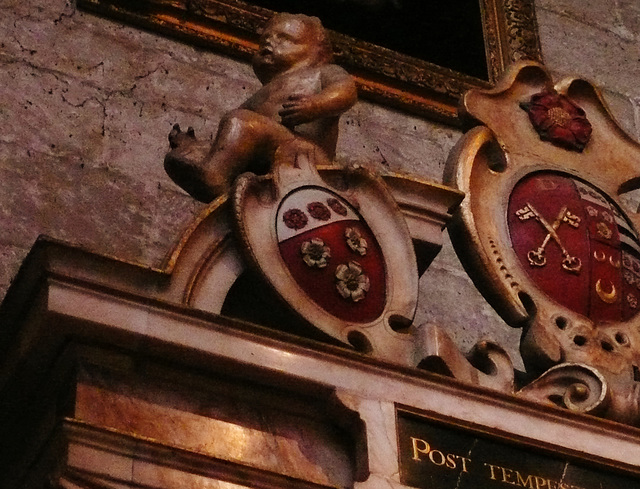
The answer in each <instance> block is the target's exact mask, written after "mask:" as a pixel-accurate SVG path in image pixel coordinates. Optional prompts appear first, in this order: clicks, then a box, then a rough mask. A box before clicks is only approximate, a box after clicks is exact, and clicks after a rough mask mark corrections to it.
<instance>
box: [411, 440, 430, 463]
mask: <svg viewBox="0 0 640 489" xmlns="http://www.w3.org/2000/svg"><path fill="white" fill-rule="evenodd" d="M411 443H412V444H413V460H418V461H419V460H420V454H421V453H422V454H424V455H426V454H428V453H429V451H430V450H431V447H430V446H429V444H428V443H427V442H426V441H424V440H422V439H420V438H414V437H413V436H412V437H411ZM419 444H421V445H422V447H419V446H418V445H419Z"/></svg>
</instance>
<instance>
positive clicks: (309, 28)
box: [253, 13, 332, 83]
mask: <svg viewBox="0 0 640 489" xmlns="http://www.w3.org/2000/svg"><path fill="white" fill-rule="evenodd" d="M331 57H332V50H331V45H330V44H329V41H328V39H327V36H326V33H325V30H324V28H323V27H322V24H321V23H320V19H318V18H317V17H309V16H307V15H303V14H287V13H282V14H277V15H275V16H274V17H273V18H272V19H271V20H270V21H269V22H268V23H267V25H266V26H265V28H264V30H263V32H262V35H261V36H260V45H259V48H258V52H257V53H256V55H255V56H254V58H253V69H254V71H255V73H256V75H257V76H258V78H259V79H260V81H262V82H263V83H264V82H265V81H268V80H269V79H271V78H272V77H273V76H275V75H277V74H279V73H283V72H285V71H288V70H289V69H291V68H298V67H306V66H314V65H320V64H324V63H328V62H329V61H331Z"/></svg>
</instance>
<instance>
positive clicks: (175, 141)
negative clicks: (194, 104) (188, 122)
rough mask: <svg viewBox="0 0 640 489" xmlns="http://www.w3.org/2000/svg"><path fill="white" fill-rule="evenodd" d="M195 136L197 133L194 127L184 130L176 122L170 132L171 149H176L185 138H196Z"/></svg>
mask: <svg viewBox="0 0 640 489" xmlns="http://www.w3.org/2000/svg"><path fill="white" fill-rule="evenodd" d="M195 138H196V133H195V131H194V130H193V127H189V128H188V129H187V132H182V130H181V129H180V124H174V125H173V127H172V128H171V132H170V133H169V146H171V149H175V148H177V147H178V146H180V145H181V144H182V143H183V142H184V140H185V139H189V140H194V139H195Z"/></svg>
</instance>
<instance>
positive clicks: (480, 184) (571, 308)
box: [449, 62, 640, 423]
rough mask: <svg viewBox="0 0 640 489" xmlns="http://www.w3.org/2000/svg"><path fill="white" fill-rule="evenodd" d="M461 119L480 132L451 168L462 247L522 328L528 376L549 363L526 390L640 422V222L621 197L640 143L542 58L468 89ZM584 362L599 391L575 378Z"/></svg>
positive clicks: (598, 100) (487, 288)
mask: <svg viewBox="0 0 640 489" xmlns="http://www.w3.org/2000/svg"><path fill="white" fill-rule="evenodd" d="M462 112H463V113H464V114H465V115H466V116H468V118H469V120H471V121H473V122H474V123H475V124H476V127H474V128H473V129H471V130H470V131H469V132H467V133H466V134H465V136H464V137H463V138H462V139H461V140H460V142H459V143H458V145H457V147H456V148H455V150H454V151H453V152H452V153H451V156H450V160H449V170H450V173H449V174H450V177H451V182H452V183H454V184H455V185H456V186H457V188H458V189H459V190H462V191H464V192H465V193H466V194H467V196H466V199H465V200H464V202H463V203H462V205H461V207H460V212H459V213H458V215H457V216H456V218H455V219H456V220H455V223H454V226H453V227H452V229H451V231H452V242H453V244H454V247H455V249H456V251H457V253H458V255H459V256H460V258H461V261H462V262H463V264H464V265H465V268H466V269H467V271H468V272H469V275H470V276H471V277H472V278H473V280H474V282H475V284H476V285H477V286H478V288H479V289H480V291H481V292H482V293H483V294H484V295H485V297H486V298H487V299H488V300H489V301H490V302H491V303H492V305H493V306H494V307H495V308H496V310H497V311H498V312H499V313H500V314H501V316H502V317H503V318H504V320H505V321H506V322H507V323H508V324H510V325H511V326H514V327H521V328H523V336H522V341H521V344H520V351H521V353H522V357H523V360H524V362H525V366H526V367H527V371H528V373H529V374H530V375H532V376H535V375H539V374H541V373H542V372H544V371H545V370H546V369H548V370H547V372H546V373H545V374H544V375H542V376H541V377H539V378H538V379H537V380H535V381H533V382H532V384H529V385H528V386H527V387H526V389H523V392H524V391H525V390H526V392H527V393H526V395H525V394H523V395H525V396H526V397H531V398H537V399H538V400H542V401H543V402H547V403H553V404H562V403H561V402H559V401H557V399H560V398H565V399H568V398H571V399H572V402H571V403H567V402H565V403H564V405H569V404H572V403H573V402H574V401H575V400H576V399H577V398H578V397H580V398H581V399H587V398H590V399H595V401H594V402H595V404H594V403H591V404H590V405H591V406H592V407H591V408H589V409H592V410H593V412H596V411H597V412H598V413H599V414H602V415H605V416H607V417H609V418H613V419H618V420H621V421H625V422H632V423H640V408H639V406H640V315H638V310H639V309H640V305H639V299H640V281H639V279H640V245H639V241H638V234H637V229H638V226H639V224H640V219H639V218H638V214H637V213H632V212H628V213H625V212H624V210H623V209H624V207H623V205H622V200H621V199H620V194H621V193H623V192H625V191H627V190H633V189H634V188H638V182H640V167H639V166H638V161H640V145H638V143H636V142H635V141H634V140H632V139H631V138H630V137H629V136H628V135H627V134H625V133H624V131H622V130H621V129H620V127H619V126H618V125H617V124H616V122H615V121H614V120H613V118H612V117H611V114H610V113H609V111H608V109H607V108H606V106H605V104H604V103H603V100H602V97H601V95H600V94H599V92H598V90H597V89H596V88H595V87H594V86H593V85H591V84H590V83H589V82H587V81H585V80H581V79H567V80H563V81H561V82H560V83H557V84H555V85H554V84H553V82H552V80H551V77H550V75H549V74H548V72H547V71H546V70H545V69H544V67H542V66H540V65H538V64H536V63H532V62H522V63H520V64H519V65H517V66H514V67H513V68H512V69H511V70H510V71H509V72H508V74H507V76H506V77H505V78H504V80H502V82H501V83H500V84H499V85H498V86H496V87H495V88H494V89H492V90H470V91H469V92H467V93H466V94H465V96H464V99H463V104H462ZM636 207H637V204H636ZM561 365H562V367H561ZM576 366H578V367H581V368H582V367H588V368H587V369H583V373H585V372H586V373H587V375H588V376H590V378H591V379H592V380H593V381H594V382H595V383H596V384H602V385H601V386H600V388H599V389H597V391H598V392H596V391H594V389H592V387H590V386H589V384H588V383H584V382H582V381H578V380H575V381H574V380H571V379H575V376H574V373H575V367H576ZM588 372H591V373H588ZM594 372H595V373H594ZM565 374H566V375H565ZM596 374H597V375H596ZM581 375H582V374H581ZM602 382H605V383H604V384H603V383H602ZM550 386H551V388H550ZM563 386H571V388H570V389H566V388H565V387H563ZM574 387H575V388H574ZM559 392H562V394H561V395H560V397H559V394H558V393H559ZM563 396H564V397H563ZM574 398H575V399H574ZM596 401H597V402H596ZM572 405H573V404H572ZM594 406H595V407H594Z"/></svg>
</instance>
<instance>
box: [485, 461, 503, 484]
mask: <svg viewBox="0 0 640 489" xmlns="http://www.w3.org/2000/svg"><path fill="white" fill-rule="evenodd" d="M484 465H485V466H486V467H489V468H490V469H491V480H492V481H494V480H496V473H495V469H496V468H498V469H499V468H500V466H499V465H493V464H488V463H486V462H485V464H484Z"/></svg>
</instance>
